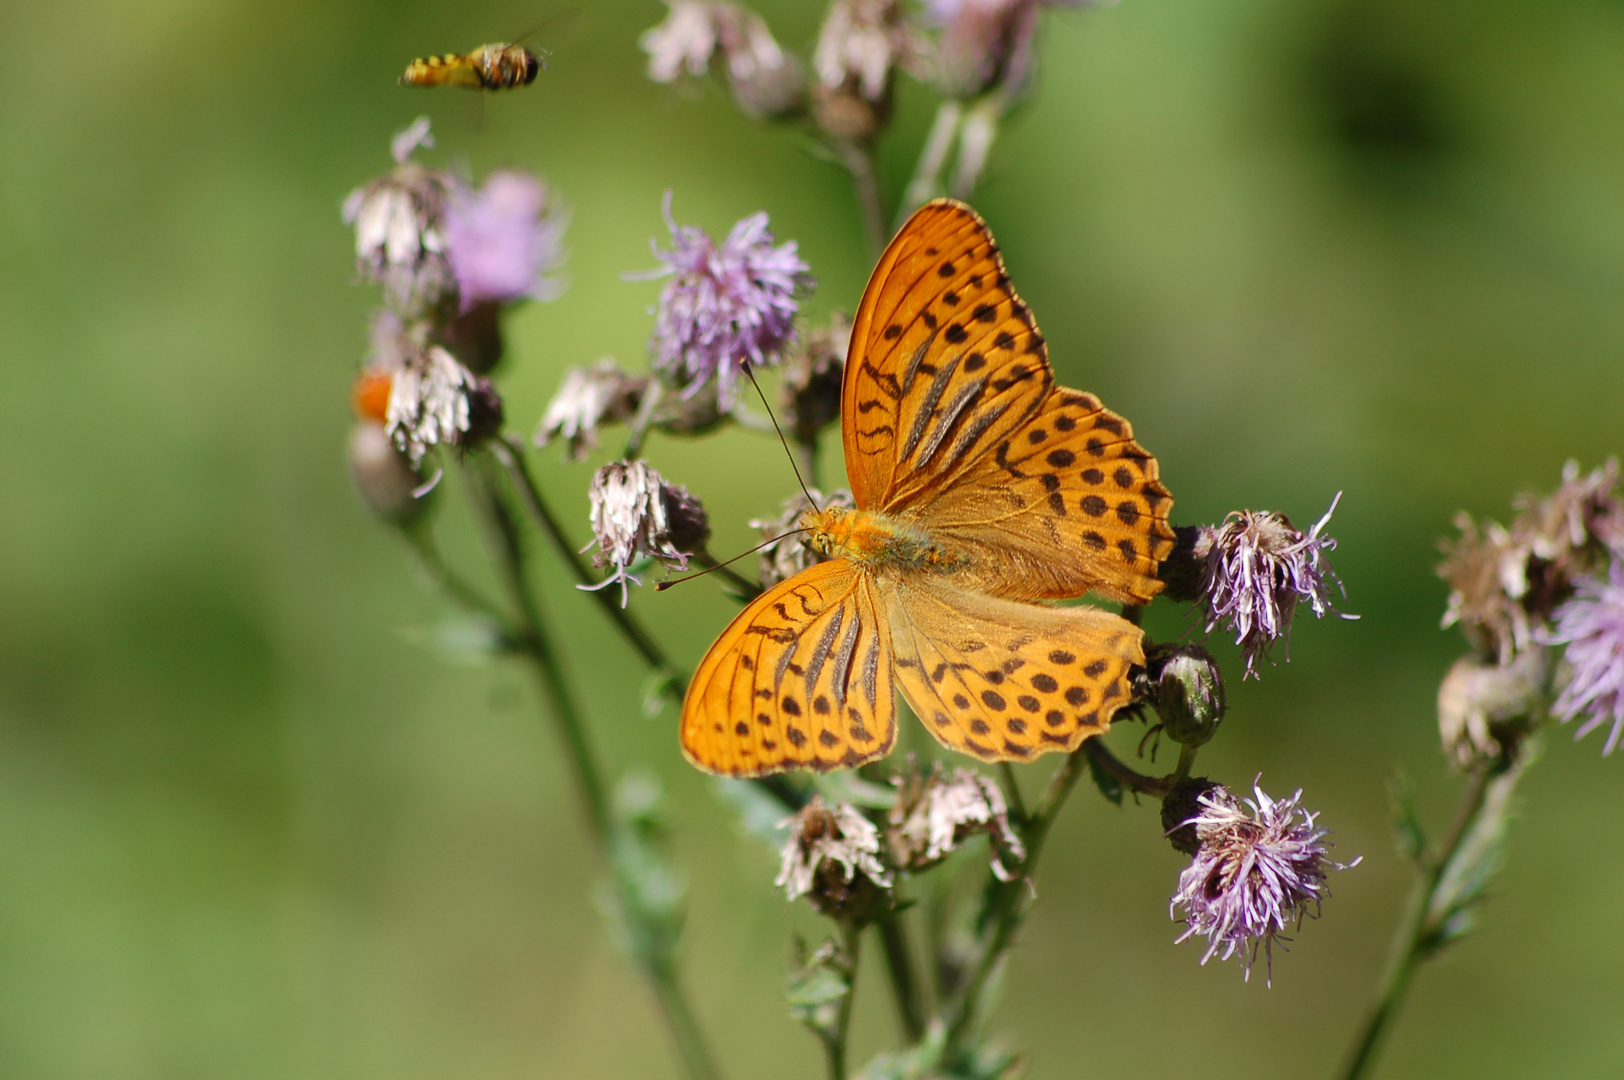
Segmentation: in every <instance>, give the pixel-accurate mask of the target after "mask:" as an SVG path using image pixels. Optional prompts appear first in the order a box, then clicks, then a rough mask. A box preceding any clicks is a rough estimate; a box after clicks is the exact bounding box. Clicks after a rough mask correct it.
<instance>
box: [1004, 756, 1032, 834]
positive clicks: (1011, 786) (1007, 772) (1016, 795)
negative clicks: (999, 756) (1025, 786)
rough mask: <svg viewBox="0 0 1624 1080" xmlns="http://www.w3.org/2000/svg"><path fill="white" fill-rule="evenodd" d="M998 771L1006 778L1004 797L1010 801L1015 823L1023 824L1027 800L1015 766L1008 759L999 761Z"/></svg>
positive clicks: (1010, 810) (1010, 809)
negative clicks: (1023, 796) (1017, 779)
mask: <svg viewBox="0 0 1624 1080" xmlns="http://www.w3.org/2000/svg"><path fill="white" fill-rule="evenodd" d="M998 772H999V775H1001V776H1002V777H1003V778H1004V797H1005V798H1006V799H1007V800H1008V801H1009V812H1010V813H1011V814H1013V815H1015V823H1016V824H1017V825H1019V824H1021V823H1022V822H1024V821H1025V820H1026V802H1025V800H1023V799H1022V798H1021V785H1020V784H1019V783H1018V782H1017V781H1016V778H1015V767H1014V766H1013V765H1011V764H1010V763H1009V762H1007V761H1000V762H999V763H998Z"/></svg>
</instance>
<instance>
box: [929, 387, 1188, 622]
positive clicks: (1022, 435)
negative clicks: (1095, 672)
mask: <svg viewBox="0 0 1624 1080" xmlns="http://www.w3.org/2000/svg"><path fill="white" fill-rule="evenodd" d="M1172 505H1173V500H1172V498H1171V497H1170V496H1169V495H1168V493H1167V489H1166V488H1165V487H1163V486H1162V484H1161V481H1160V480H1159V479H1158V478H1157V466H1156V459H1155V458H1153V457H1151V456H1150V455H1149V454H1147V453H1145V451H1144V450H1143V449H1141V448H1140V446H1139V444H1138V443H1136V442H1134V441H1133V428H1132V427H1130V426H1129V424H1128V422H1127V421H1126V420H1124V419H1123V418H1122V417H1120V416H1118V415H1116V414H1115V413H1113V412H1111V411H1110V410H1109V409H1106V408H1103V407H1102V406H1101V405H1100V403H1099V400H1098V399H1097V398H1095V397H1094V396H1093V395H1092V394H1085V393H1082V392H1080V391H1076V390H1068V389H1065V388H1064V387H1061V388H1057V389H1056V390H1054V391H1053V392H1052V393H1051V394H1050V395H1049V398H1048V400H1047V401H1046V402H1045V403H1044V406H1043V408H1042V409H1040V410H1039V411H1038V413H1037V414H1036V415H1035V416H1033V417H1032V418H1031V420H1029V421H1028V422H1027V423H1026V424H1025V426H1023V427H1021V428H1019V429H1018V430H1016V431H1014V432H1013V433H1011V434H1010V436H1009V437H1008V438H1006V439H1004V440H1003V441H1001V442H1000V443H999V444H998V445H997V446H996V447H994V449H993V452H992V453H991V454H989V455H986V456H984V457H982V458H981V459H980V460H979V461H977V462H976V464H975V466H974V467H973V468H972V469H971V470H970V471H969V473H967V474H966V475H965V476H963V477H962V478H960V480H959V482H958V483H957V484H954V485H953V486H951V487H948V488H944V489H943V490H942V491H940V492H937V493H935V494H934V495H932V496H930V497H929V501H928V502H925V503H923V504H921V506H920V508H919V511H918V513H919V514H920V516H921V517H922V518H923V519H925V520H928V521H929V522H930V523H931V529H932V531H933V532H934V533H935V534H936V535H938V536H941V537H943V538H944V539H946V540H948V541H949V542H950V543H952V544H954V545H955V546H957V547H960V548H963V549H965V550H968V551H970V552H971V553H972V554H973V562H972V567H971V569H970V570H969V571H968V572H967V576H966V579H965V580H967V581H973V582H974V583H975V585H976V587H977V588H980V589H982V590H984V591H986V592H990V593H993V594H995V595H1000V596H1012V597H1019V598H1023V599H1059V598H1063V597H1071V596H1081V595H1083V594H1084V593H1088V592H1093V593H1097V594H1099V595H1100V596H1103V597H1106V598H1107V599H1110V600H1116V601H1120V602H1122V603H1129V604H1145V603H1149V602H1150V600H1151V598H1152V597H1154V596H1155V595H1156V594H1157V593H1158V592H1159V591H1160V590H1161V587H1162V586H1161V582H1160V581H1159V580H1157V577H1156V570H1157V567H1158V565H1159V564H1160V563H1161V561H1162V560H1163V559H1165V558H1166V557H1167V556H1168V554H1169V553H1171V552H1172V550H1173V530H1172V528H1171V527H1170V526H1169V525H1168V523H1167V513H1168V510H1169V509H1171V507H1172Z"/></svg>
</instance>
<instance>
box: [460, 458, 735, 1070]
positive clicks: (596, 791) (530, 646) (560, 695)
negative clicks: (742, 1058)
mask: <svg viewBox="0 0 1624 1080" xmlns="http://www.w3.org/2000/svg"><path fill="white" fill-rule="evenodd" d="M503 464H504V465H505V464H507V463H506V462H504V463H503ZM469 471H470V472H471V473H473V480H474V484H475V487H476V488H477V490H478V493H479V499H478V501H479V505H480V510H481V511H482V516H483V518H484V520H485V524H486V528H487V531H488V532H489V533H490V536H491V539H492V541H493V544H494V546H495V548H496V557H497V563H498V566H499V567H500V569H501V573H502V579H503V582H504V584H506V586H507V589H508V592H509V593H510V594H511V598H512V601H513V604H514V606H515V608H516V609H517V610H518V613H519V616H518V627H517V630H518V635H517V636H518V639H519V643H520V647H521V649H522V651H523V652H524V653H525V654H526V655H527V656H528V657H529V658H530V660H531V662H532V663H533V665H534V667H535V670H536V675H537V681H538V682H539V683H540V687H541V692H542V696H543V697H544V698H545V699H546V701H547V704H548V706H549V708H548V710H547V712H548V715H549V716H550V717H551V718H552V720H553V725H554V728H555V729H556V731H557V733H558V736H559V739H560V741H561V742H563V744H564V749H565V754H564V757H565V760H566V762H567V763H568V764H569V766H570V769H571V772H572V774H573V777H574V780H575V787H576V791H577V793H578V794H579V796H580V800H581V805H582V810H583V814H584V816H585V817H586V819H587V823H588V825H589V827H590V830H591V833H592V836H593V839H594V840H595V841H596V844H597V848H598V853H599V856H600V857H601V858H603V859H604V860H605V861H606V862H607V861H608V856H609V845H610V842H611V839H610V830H611V828H612V826H611V822H610V818H609V812H608V803H607V800H606V799H605V797H604V787H603V782H602V779H601V777H602V775H603V774H602V770H601V769H600V767H599V765H598V762H597V758H596V755H595V753H594V751H593V749H592V744H591V742H590V740H589V739H588V737H587V732H586V726H585V724H584V723H583V722H582V712H581V709H580V707H579V705H578V703H577V702H576V700H575V695H574V693H573V692H572V690H571V689H570V686H569V683H568V680H567V679H566V677H565V674H564V668H563V665H562V664H561V663H560V661H559V656H558V653H557V651H556V650H555V649H554V648H553V643H552V638H551V637H550V636H549V634H548V633H547V628H546V623H545V621H544V619H543V617H542V613H541V608H540V605H539V603H538V602H537V600H536V598H535V594H534V593H533V591H532V589H531V585H530V580H529V567H528V563H527V560H526V557H525V551H524V546H523V543H522V542H521V540H520V537H519V528H518V521H517V520H516V519H515V517H514V515H513V511H512V509H511V508H510V507H509V506H508V504H507V500H506V499H504V498H503V495H502V492H501V490H500V488H499V487H498V485H497V480H496V476H495V475H494V474H493V473H492V471H491V470H490V468H489V467H488V466H487V465H486V464H485V462H483V461H480V460H477V459H476V460H475V462H473V463H472V464H471V466H470V470H469ZM521 471H522V470H521ZM526 475H528V474H526ZM521 487H522V485H521ZM538 502H539V493H538ZM543 509H545V507H543ZM644 971H645V972H646V973H647V975H648V977H649V982H650V984H651V985H652V987H653V989H654V995H655V999H656V1001H657V1002H658V1004H659V1006H660V1012H661V1014H662V1015H663V1016H664V1018H665V1021H666V1026H667V1027H668V1028H669V1029H670V1031H671V1035H672V1041H673V1042H674V1043H676V1048H677V1054H678V1056H679V1057H680V1058H681V1060H682V1065H683V1069H684V1072H685V1074H686V1075H687V1076H688V1077H689V1078H690V1080H716V1078H717V1077H718V1075H719V1074H718V1072H717V1069H716V1064H715V1058H714V1057H713V1056H712V1054H711V1052H710V1049H709V1047H708V1046H707V1045H706V1043H705V1039H704V1036H703V1035H702V1034H701V1033H700V1030H699V1025H698V1023H697V1022H696V1021H695V1019H694V1016H693V1013H692V1012H691V1011H690V1009H689V1008H688V1003H687V999H686V998H685V997H684V995H683V993H682V990H681V987H680V986H678V984H677V978H676V972H675V970H674V969H673V968H672V967H671V966H670V965H669V964H665V963H654V964H645V965H644Z"/></svg>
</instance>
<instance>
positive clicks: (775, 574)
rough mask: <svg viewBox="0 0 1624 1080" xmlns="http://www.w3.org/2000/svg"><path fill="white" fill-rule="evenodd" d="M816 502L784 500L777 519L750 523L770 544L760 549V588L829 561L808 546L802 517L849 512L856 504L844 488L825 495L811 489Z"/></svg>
mask: <svg viewBox="0 0 1624 1080" xmlns="http://www.w3.org/2000/svg"><path fill="white" fill-rule="evenodd" d="M808 493H809V494H810V495H811V496H812V498H813V500H814V502H812V503H809V502H807V501H806V496H805V495H797V496H795V497H794V498H792V499H786V500H784V504H783V505H784V509H783V512H782V513H781V514H779V515H778V516H777V517H775V518H755V519H753V520H752V521H751V522H750V527H751V528H752V529H760V530H761V535H762V537H763V538H764V539H766V540H768V541H770V542H769V543H768V544H766V545H765V546H763V547H762V549H761V584H762V586H763V587H770V586H773V585H776V584H778V583H779V582H780V581H783V580H784V579H785V578H791V577H794V576H795V575H796V574H799V573H800V572H801V571H802V570H805V569H806V568H807V567H809V566H811V565H813V564H814V563H820V562H823V561H825V560H826V559H828V558H829V556H827V555H824V554H822V553H821V552H819V551H818V550H817V549H815V548H814V547H813V546H812V545H811V544H810V543H808V542H807V537H808V536H809V534H808V533H807V532H805V531H804V530H802V531H795V530H798V529H800V525H801V515H803V514H805V513H806V512H807V511H808V510H817V509H820V508H822V509H827V508H829V507H832V506H838V507H842V508H843V509H846V510H850V509H852V508H853V507H855V506H856V505H857V504H856V503H855V502H853V501H852V497H851V492H849V491H847V490H846V489H845V488H840V489H838V490H836V491H831V492H830V493H829V494H828V495H825V494H823V492H821V491H819V490H818V489H817V488H810V489H808Z"/></svg>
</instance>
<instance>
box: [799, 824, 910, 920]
mask: <svg viewBox="0 0 1624 1080" xmlns="http://www.w3.org/2000/svg"><path fill="white" fill-rule="evenodd" d="M779 827H780V828H786V827H787V828H788V829H789V830H790V834H789V839H788V840H787V841H786V842H785V844H784V852H783V859H782V863H781V864H780V866H779V870H778V877H777V879H776V880H775V881H774V884H775V885H778V886H781V887H782V888H783V890H784V894H785V895H786V896H788V897H789V898H790V899H791V900H795V899H797V898H799V897H802V896H804V897H806V898H807V901H808V903H810V904H811V905H812V907H813V908H814V909H815V910H817V911H818V912H820V913H822V914H824V915H829V916H831V917H835V918H854V917H861V916H862V915H863V914H864V913H866V912H867V911H868V910H870V908H871V907H872V905H873V904H874V903H875V901H876V900H877V899H879V897H880V895H881V894H882V893H883V892H884V891H886V890H888V889H890V888H891V883H892V878H891V871H890V870H888V869H887V868H886V865H885V863H884V861H883V860H882V853H881V848H880V830H879V829H878V828H876V827H875V826H874V824H873V822H871V821H869V820H868V819H867V818H865V817H864V816H863V815H862V814H861V813H859V812H858V810H857V808H856V807H854V806H852V805H851V804H850V803H844V802H842V803H837V804H835V805H834V806H833V807H829V806H827V805H825V804H824V802H823V798H822V797H821V796H818V795H814V796H813V797H812V801H811V802H809V803H807V804H806V806H804V807H802V809H801V811H800V813H798V814H796V815H795V816H793V817H790V818H786V819H785V820H784V822H783V823H782V824H781V825H780V826H779Z"/></svg>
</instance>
